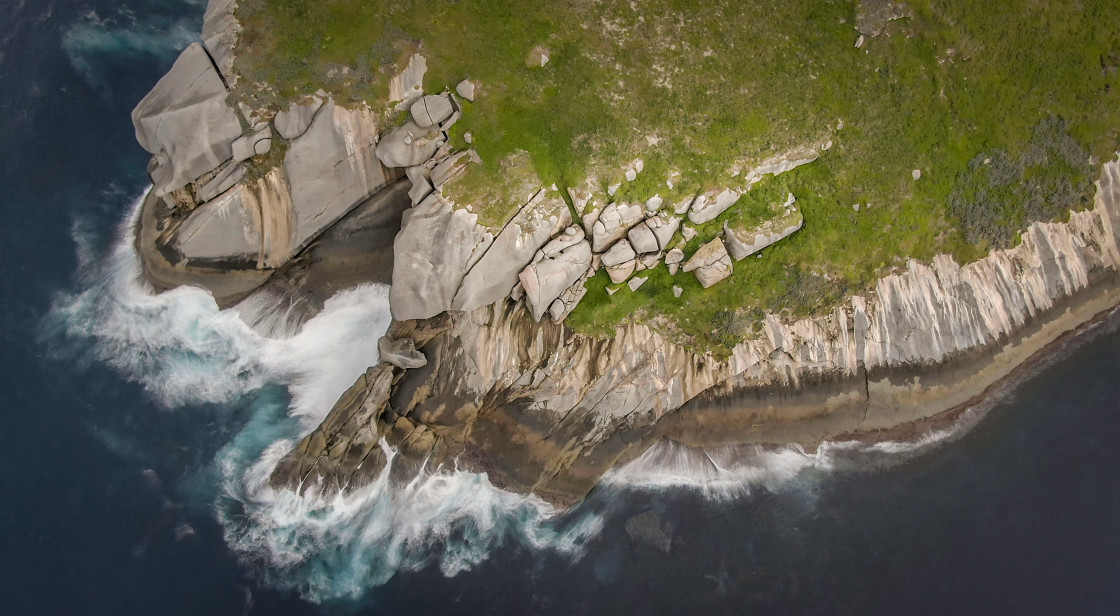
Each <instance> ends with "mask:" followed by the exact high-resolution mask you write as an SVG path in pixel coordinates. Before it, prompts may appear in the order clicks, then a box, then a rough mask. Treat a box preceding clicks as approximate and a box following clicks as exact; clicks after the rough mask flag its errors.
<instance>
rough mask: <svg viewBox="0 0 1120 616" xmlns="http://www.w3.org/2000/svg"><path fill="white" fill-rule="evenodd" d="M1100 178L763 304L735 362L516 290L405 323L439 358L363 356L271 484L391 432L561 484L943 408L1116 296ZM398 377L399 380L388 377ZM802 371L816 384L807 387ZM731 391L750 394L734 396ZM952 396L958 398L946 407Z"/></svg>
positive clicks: (1112, 234) (366, 469)
mask: <svg viewBox="0 0 1120 616" xmlns="http://www.w3.org/2000/svg"><path fill="white" fill-rule="evenodd" d="M1098 186H1099V190H1098V194H1097V198H1096V207H1095V208H1094V209H1093V210H1089V211H1084V212H1074V213H1072V214H1071V216H1070V220H1069V222H1068V223H1036V224H1033V225H1031V227H1030V228H1029V229H1028V230H1027V232H1026V233H1025V234H1024V238H1023V243H1022V244H1021V245H1020V246H1017V247H1015V248H1012V249H1009V250H1002V251H996V252H993V253H992V254H991V255H990V256H988V257H986V258H984V259H981V260H979V261H976V262H973V263H969V264H967V265H963V266H961V265H959V264H957V263H955V262H954V261H953V260H952V259H951V258H949V257H947V256H943V255H942V256H938V257H937V258H936V259H935V260H934V261H933V263H931V264H923V263H917V262H913V263H911V264H910V266H909V268H908V269H907V270H906V271H905V272H902V273H899V274H894V275H891V276H887V277H886V278H884V279H882V280H881V281H880V282H879V284H878V285H877V286H876V288H875V290H874V292H873V293H871V294H868V295H867V296H858V297H854V298H852V299H851V301H850V302H849V303H848V304H846V305H843V306H840V307H837V308H836V309H835V310H834V311H832V312H831V313H830V314H827V315H824V316H820V317H815V318H808V319H801V320H798V321H792V322H791V321H785V320H783V319H781V318H779V317H776V316H773V315H771V316H767V317H766V318H765V319H764V320H763V321H762V323H761V325H762V331H761V333H760V334H759V335H758V336H756V337H754V338H752V339H749V340H747V341H745V342H743V343H741V344H739V345H738V346H736V347H735V348H734V349H733V350H732V353H731V355H730V357H728V358H727V359H725V360H717V359H715V358H712V357H710V356H704V355H699V354H696V353H694V352H692V351H689V350H688V349H685V348H683V347H681V346H678V345H676V344H674V343H672V342H670V341H669V340H667V339H665V338H664V337H662V336H661V335H660V334H659V333H657V332H656V331H655V330H653V329H651V328H650V327H648V326H646V325H643V324H638V323H630V324H625V325H622V326H620V327H619V328H618V330H617V331H616V333H615V336H614V338H611V339H606V340H603V339H594V338H588V337H584V336H580V335H574V334H573V333H572V332H571V331H570V330H568V329H566V328H564V327H563V326H562V325H557V324H555V323H552V322H551V321H549V320H543V321H540V322H536V321H534V320H532V319H528V318H525V317H526V307H525V304H524V303H523V302H521V301H520V300H517V301H510V302H499V303H496V304H492V305H490V306H486V307H482V308H479V309H477V310H475V311H473V312H470V313H458V312H455V313H450V314H446V315H441V316H440V317H439V318H437V319H433V320H430V321H423V322H410V323H397V324H395V325H394V326H393V331H391V335H392V336H397V337H410V338H412V339H414V340H415V341H416V344H417V346H418V347H419V348H420V349H422V350H423V351H424V353H425V355H426V356H427V357H428V358H429V363H428V365H427V366H425V367H424V368H423V369H420V370H411V371H407V372H405V373H399V372H398V373H394V374H395V375H396V376H393V377H385V376H383V375H382V373H380V372H377V370H378V369H377V368H374V369H371V372H367V375H366V376H363V377H362V379H359V382H358V383H357V384H356V385H355V389H354V390H352V391H351V392H348V393H347V394H346V395H345V396H344V397H343V399H341V400H340V401H339V404H338V405H337V406H336V407H335V409H334V410H332V411H331V413H330V415H328V418H327V420H326V421H325V422H324V424H323V426H321V427H320V429H319V430H317V431H316V432H315V433H313V434H312V435H309V436H308V437H307V438H305V439H304V441H303V442H302V443H301V444H300V445H299V447H297V448H296V449H295V450H293V451H292V452H291V453H290V454H289V455H288V457H287V458H286V459H285V460H284V462H282V464H281V465H280V466H279V467H278V469H277V472H276V473H275V474H274V476H273V482H274V483H275V484H276V485H287V486H292V487H296V488H298V489H309V488H314V489H321V490H324V489H334V488H335V487H337V486H346V485H354V484H360V483H364V482H368V481H370V480H372V479H373V478H374V477H376V474H377V471H378V469H379V468H380V465H379V464H378V463H377V461H376V458H377V456H378V452H377V451H375V449H374V443H376V440H377V439H376V438H374V436H378V435H380V436H384V437H385V438H386V439H387V440H388V441H389V442H390V444H391V445H394V446H400V447H401V449H402V451H407V452H409V453H408V454H407V455H406V456H405V457H409V456H418V457H416V458H415V459H417V460H423V459H428V463H429V464H431V463H433V462H438V461H439V460H446V459H449V458H450V457H451V456H456V455H459V456H460V461H461V463H466V464H468V465H469V466H471V467H473V468H476V469H479V470H487V471H488V472H490V474H491V478H492V480H493V481H495V483H497V484H498V485H504V486H506V487H509V488H511V489H517V490H523V491H529V490H532V491H536V492H538V493H540V494H542V495H545V496H551V497H554V498H556V499H557V500H564V498H565V497H567V498H569V499H570V498H578V497H580V496H582V495H583V494H585V493H586V491H587V490H588V489H590V488H591V486H593V485H594V484H595V482H596V481H597V480H598V478H599V476H600V475H601V474H602V473H603V472H605V471H606V470H607V469H609V468H610V467H611V466H612V465H615V464H617V463H619V462H622V461H626V460H628V459H630V458H632V457H634V456H636V455H637V454H638V453H640V452H641V451H644V450H645V448H646V447H648V446H649V445H650V443H652V442H654V440H655V439H657V438H659V437H660V436H663V435H669V436H673V437H674V438H680V439H682V440H685V441H689V440H690V439H700V441H698V442H701V443H703V442H789V441H790V440H802V441H804V442H807V444H812V443H813V442H815V441H814V440H813V439H819V438H824V437H825V436H827V435H829V434H836V433H837V431H848V430H858V429H861V427H862V428H863V429H872V430H873V429H876V428H877V427H879V426H883V425H892V424H891V422H892V421H893V422H894V423H896V424H897V423H898V422H900V421H905V420H907V419H908V418H911V417H913V416H914V413H916V412H934V411H929V410H920V411H916V410H915V409H927V408H928V406H923V405H924V404H925V403H924V402H922V401H928V400H938V401H940V400H945V401H952V400H959V401H960V402H963V401H965V400H967V399H968V397H969V396H971V395H975V393H970V392H976V393H978V392H979V391H982V390H983V388H984V387H986V384H990V383H991V382H992V380H993V379H995V378H998V377H999V376H1000V375H1005V374H1007V371H1008V370H1010V366H1011V365H1014V364H1015V363H1016V360H1014V358H1018V360H1017V361H1020V362H1021V361H1023V360H1024V359H1026V355H1022V353H1023V352H1024V351H1023V349H1026V350H1029V349H1032V348H1041V346H1039V345H1041V344H1044V343H1045V342H1046V341H1047V340H1053V339H1054V338H1055V337H1056V336H1058V335H1059V334H1060V333H1061V332H1062V331H1065V328H1068V327H1071V326H1073V325H1076V324H1077V323H1079V322H1080V321H1078V320H1077V319H1082V320H1083V319H1085V318H1088V317H1089V316H1092V314H1095V312H1094V311H1093V310H1094V309H1093V306H1103V307H1108V306H1112V305H1115V303H1116V302H1117V301H1120V284H1118V283H1117V280H1116V279H1117V276H1116V272H1117V269H1118V268H1120V251H1118V249H1117V243H1116V237H1117V234H1118V233H1120V162H1118V161H1113V162H1110V163H1108V164H1107V165H1105V167H1104V171H1103V173H1102V177H1101V180H1100V182H1099V183H1098ZM717 241H718V240H717ZM725 256H726V255H725ZM1094 280H1098V281H1103V280H1109V281H1112V282H1108V283H1106V282H1100V283H1099V284H1100V285H1104V286H1102V287H1100V288H1101V289H1103V290H1102V291H1101V293H1102V295H1101V298H1102V299H1101V300H1100V301H1099V302H1097V303H1095V304H1091V305H1087V309H1088V310H1089V312H1088V313H1087V315H1086V314H1085V313H1084V311H1082V312H1080V313H1078V314H1081V315H1082V316H1079V317H1076V318H1074V317H1070V319H1073V320H1070V319H1066V320H1064V321H1063V319H1064V318H1065V317H1064V316H1063V317H1060V318H1059V316H1054V317H1053V318H1054V319H1056V322H1057V323H1058V325H1057V326H1056V327H1054V328H1049V329H1048V328H1047V327H1045V326H1044V324H1043V323H1044V321H1045V319H1041V317H1043V316H1044V315H1048V314H1050V313H1048V312H1047V311H1051V309H1052V308H1053V307H1054V306H1055V304H1056V303H1058V302H1063V301H1066V300H1065V299H1063V298H1069V297H1071V296H1072V295H1074V294H1080V293H1082V292H1083V291H1085V289H1086V288H1087V287H1089V286H1090V285H1092V284H1093V281H1094ZM1031 328H1034V329H1031ZM1015 336H1020V338H1014V340H1016V343H1015V344H1013V345H1009V346H1008V347H1007V349H1005V350H999V349H1003V345H1002V343H1001V341H1006V340H1009V339H1010V338H1009V337H1015ZM985 349H997V350H998V353H1001V355H995V356H992V355H984V356H980V357H990V358H991V359H990V360H984V362H982V363H981V364H968V365H967V366H964V367H963V368H962V370H960V371H957V372H959V373H960V374H957V373H953V375H952V379H949V378H948V377H947V376H946V375H947V374H949V373H951V372H952V371H944V372H942V373H941V376H940V377H938V376H937V375H936V374H933V375H931V374H926V375H925V376H918V377H907V376H905V375H906V374H908V373H907V372H906V371H907V370H909V369H911V368H914V367H924V366H929V365H931V364H934V363H937V362H945V361H948V360H951V359H952V358H955V357H964V356H966V355H967V354H969V353H972V354H975V353H978V352H980V351H983V350H985ZM992 352H997V351H992ZM968 356H970V357H971V356H973V355H968ZM976 366H979V368H976ZM977 375H979V376H977ZM390 378H391V379H397V381H396V382H395V383H391V384H388V385H386V384H385V382H386V379H390ZM962 384H963V385H962ZM809 385H813V386H814V387H815V389H813V390H812V391H816V392H819V394H813V393H811V392H810V390H805V389H802V388H804V387H807V386H809ZM962 388H963V389H962ZM734 392H743V393H741V394H734V395H735V396H738V397H735V398H734V400H738V401H739V402H736V403H734V404H733V403H732V402H729V400H731V398H728V397H727V396H730V395H732V394H733V393H734ZM799 392H806V393H799ZM961 392H963V393H961ZM962 395H963V396H964V397H963V398H961V396H962ZM720 396H723V398H721V397H720ZM721 400H722V401H721ZM944 404H949V405H951V404H950V403H949V402H944V403H943V405H942V406H939V407H937V408H939V409H944V408H946V407H945V406H944ZM402 421H406V423H402ZM791 422H792V423H797V424H804V425H808V426H816V427H815V428H812V429H807V430H805V431H802V432H790V431H789V430H788V429H786V428H783V426H789V425H791ZM343 424H345V426H347V427H345V428H339V427H337V426H340V425H343ZM363 430H364V432H363ZM791 434H799V435H800V436H797V437H796V438H795V437H793V436H791ZM358 435H364V436H358ZM768 439H776V440H768ZM805 439H809V440H808V441H805ZM342 442H346V443H347V445H346V447H345V448H344V449H345V451H346V452H347V453H346V454H345V455H343V454H342V451H343V449H340V446H339V445H337V444H338V443H342ZM428 456H432V457H431V458H428ZM359 458H360V459H363V460H374V461H373V462H368V461H367V462H366V463H365V464H363V465H362V466H361V468H360V469H358V468H357V467H356V466H355V465H354V464H352V463H349V462H347V460H353V459H359ZM292 469H299V470H298V472H297V471H293V470H292Z"/></svg>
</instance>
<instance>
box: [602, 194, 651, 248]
mask: <svg viewBox="0 0 1120 616" xmlns="http://www.w3.org/2000/svg"><path fill="white" fill-rule="evenodd" d="M643 218H645V214H644V212H643V211H642V206H640V205H637V204H626V203H621V204H619V203H612V204H610V205H608V206H606V207H605V208H603V212H602V213H601V214H599V218H598V219H597V220H596V221H595V224H594V225H593V226H592V233H591V244H592V249H593V250H594V251H595V252H603V251H604V250H606V249H607V248H609V247H610V246H611V244H614V243H615V242H616V241H618V240H620V239H622V238H623V237H625V236H626V232H627V231H629V230H630V227H633V226H634V225H636V224H638V223H639V222H641V221H642V219H643Z"/></svg>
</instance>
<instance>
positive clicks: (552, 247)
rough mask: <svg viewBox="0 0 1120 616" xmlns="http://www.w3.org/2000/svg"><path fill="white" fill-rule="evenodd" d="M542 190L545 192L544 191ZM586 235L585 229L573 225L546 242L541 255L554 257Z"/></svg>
mask: <svg viewBox="0 0 1120 616" xmlns="http://www.w3.org/2000/svg"><path fill="white" fill-rule="evenodd" d="M541 192H542V193H543V192H544V191H541ZM538 196H539V195H538ZM534 199H536V197H534ZM569 224H570V223H569ZM584 237H586V236H585V235H584V233H583V229H582V228H580V227H579V226H577V225H572V226H570V227H568V228H567V229H564V232H563V233H561V234H560V235H559V236H557V237H555V238H553V239H552V241H550V242H549V243H547V244H545V245H544V247H543V248H541V256H545V257H554V256H556V255H558V254H560V253H561V252H563V251H564V250H565V249H566V248H568V247H569V246H575V245H576V244H578V243H580V242H582V241H583V239H584Z"/></svg>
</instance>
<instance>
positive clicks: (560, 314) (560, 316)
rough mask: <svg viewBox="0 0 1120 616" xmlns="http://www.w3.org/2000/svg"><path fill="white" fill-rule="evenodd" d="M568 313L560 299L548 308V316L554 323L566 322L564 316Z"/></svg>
mask: <svg viewBox="0 0 1120 616" xmlns="http://www.w3.org/2000/svg"><path fill="white" fill-rule="evenodd" d="M567 312H568V310H567V308H566V307H565V306H564V302H562V301H560V300H559V299H557V300H556V301H554V302H552V304H551V305H550V306H549V307H548V314H549V316H550V317H552V322H553V323H559V322H560V321H562V320H564V315H565V314H566V313H567Z"/></svg>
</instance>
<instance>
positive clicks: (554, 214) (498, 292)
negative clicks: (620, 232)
mask: <svg viewBox="0 0 1120 616" xmlns="http://www.w3.org/2000/svg"><path fill="white" fill-rule="evenodd" d="M571 224H572V215H571V212H569V211H568V206H567V204H565V203H564V200H563V199H560V198H559V197H558V196H556V195H555V193H553V194H549V193H548V191H544V190H542V191H540V192H539V193H538V194H537V196H536V197H534V198H533V199H532V200H530V201H529V203H528V204H526V205H525V206H524V207H522V208H521V210H520V211H519V212H517V214H515V215H514V217H513V219H512V220H510V221H509V223H507V224H506V226H505V228H503V229H502V230H501V232H499V233H498V236H497V237H496V238H494V242H493V243H492V244H491V245H490V247H489V248H488V249H487V250H486V254H484V255H482V258H481V259H479V260H478V263H476V264H474V266H473V267H472V268H471V269H470V271H469V272H467V274H466V276H464V277H463V282H462V284H461V285H460V286H459V290H458V292H457V293H456V294H455V299H454V301H453V302H452V304H451V307H452V308H453V309H454V310H465V311H470V310H474V309H475V308H479V307H481V306H486V305H489V304H493V303H494V302H497V301H500V300H501V299H503V298H505V297H506V296H508V295H510V293H511V292H512V289H513V287H514V286H516V285H517V284H518V281H519V273H520V272H521V270H522V269H523V268H525V267H526V266H527V265H529V263H530V262H531V261H532V260H533V258H534V256H536V254H537V253H538V249H539V248H541V247H542V246H544V247H548V246H550V245H553V244H561V245H562V246H563V247H562V248H560V249H559V250H555V251H554V252H551V253H550V254H548V255H546V256H557V255H559V253H560V252H562V251H563V249H564V248H567V247H568V246H571V245H574V244H576V243H578V242H579V241H581V240H582V239H583V230H582V229H580V228H579V227H574V226H569V225H571ZM565 227H567V228H566V229H565ZM561 229H565V233H563V234H561V236H560V238H557V239H558V240H560V241H557V240H553V241H551V242H550V241H549V239H550V238H551V237H552V236H553V235H556V234H557V233H559V232H560V230H561ZM577 234H578V237H576V238H575V241H571V243H569V244H566V245H564V243H565V242H566V241H567V240H569V239H572V238H573V236H576V235H577ZM562 238H563V239H562ZM539 252H542V253H543V252H544V251H543V250H541V251H539Z"/></svg>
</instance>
